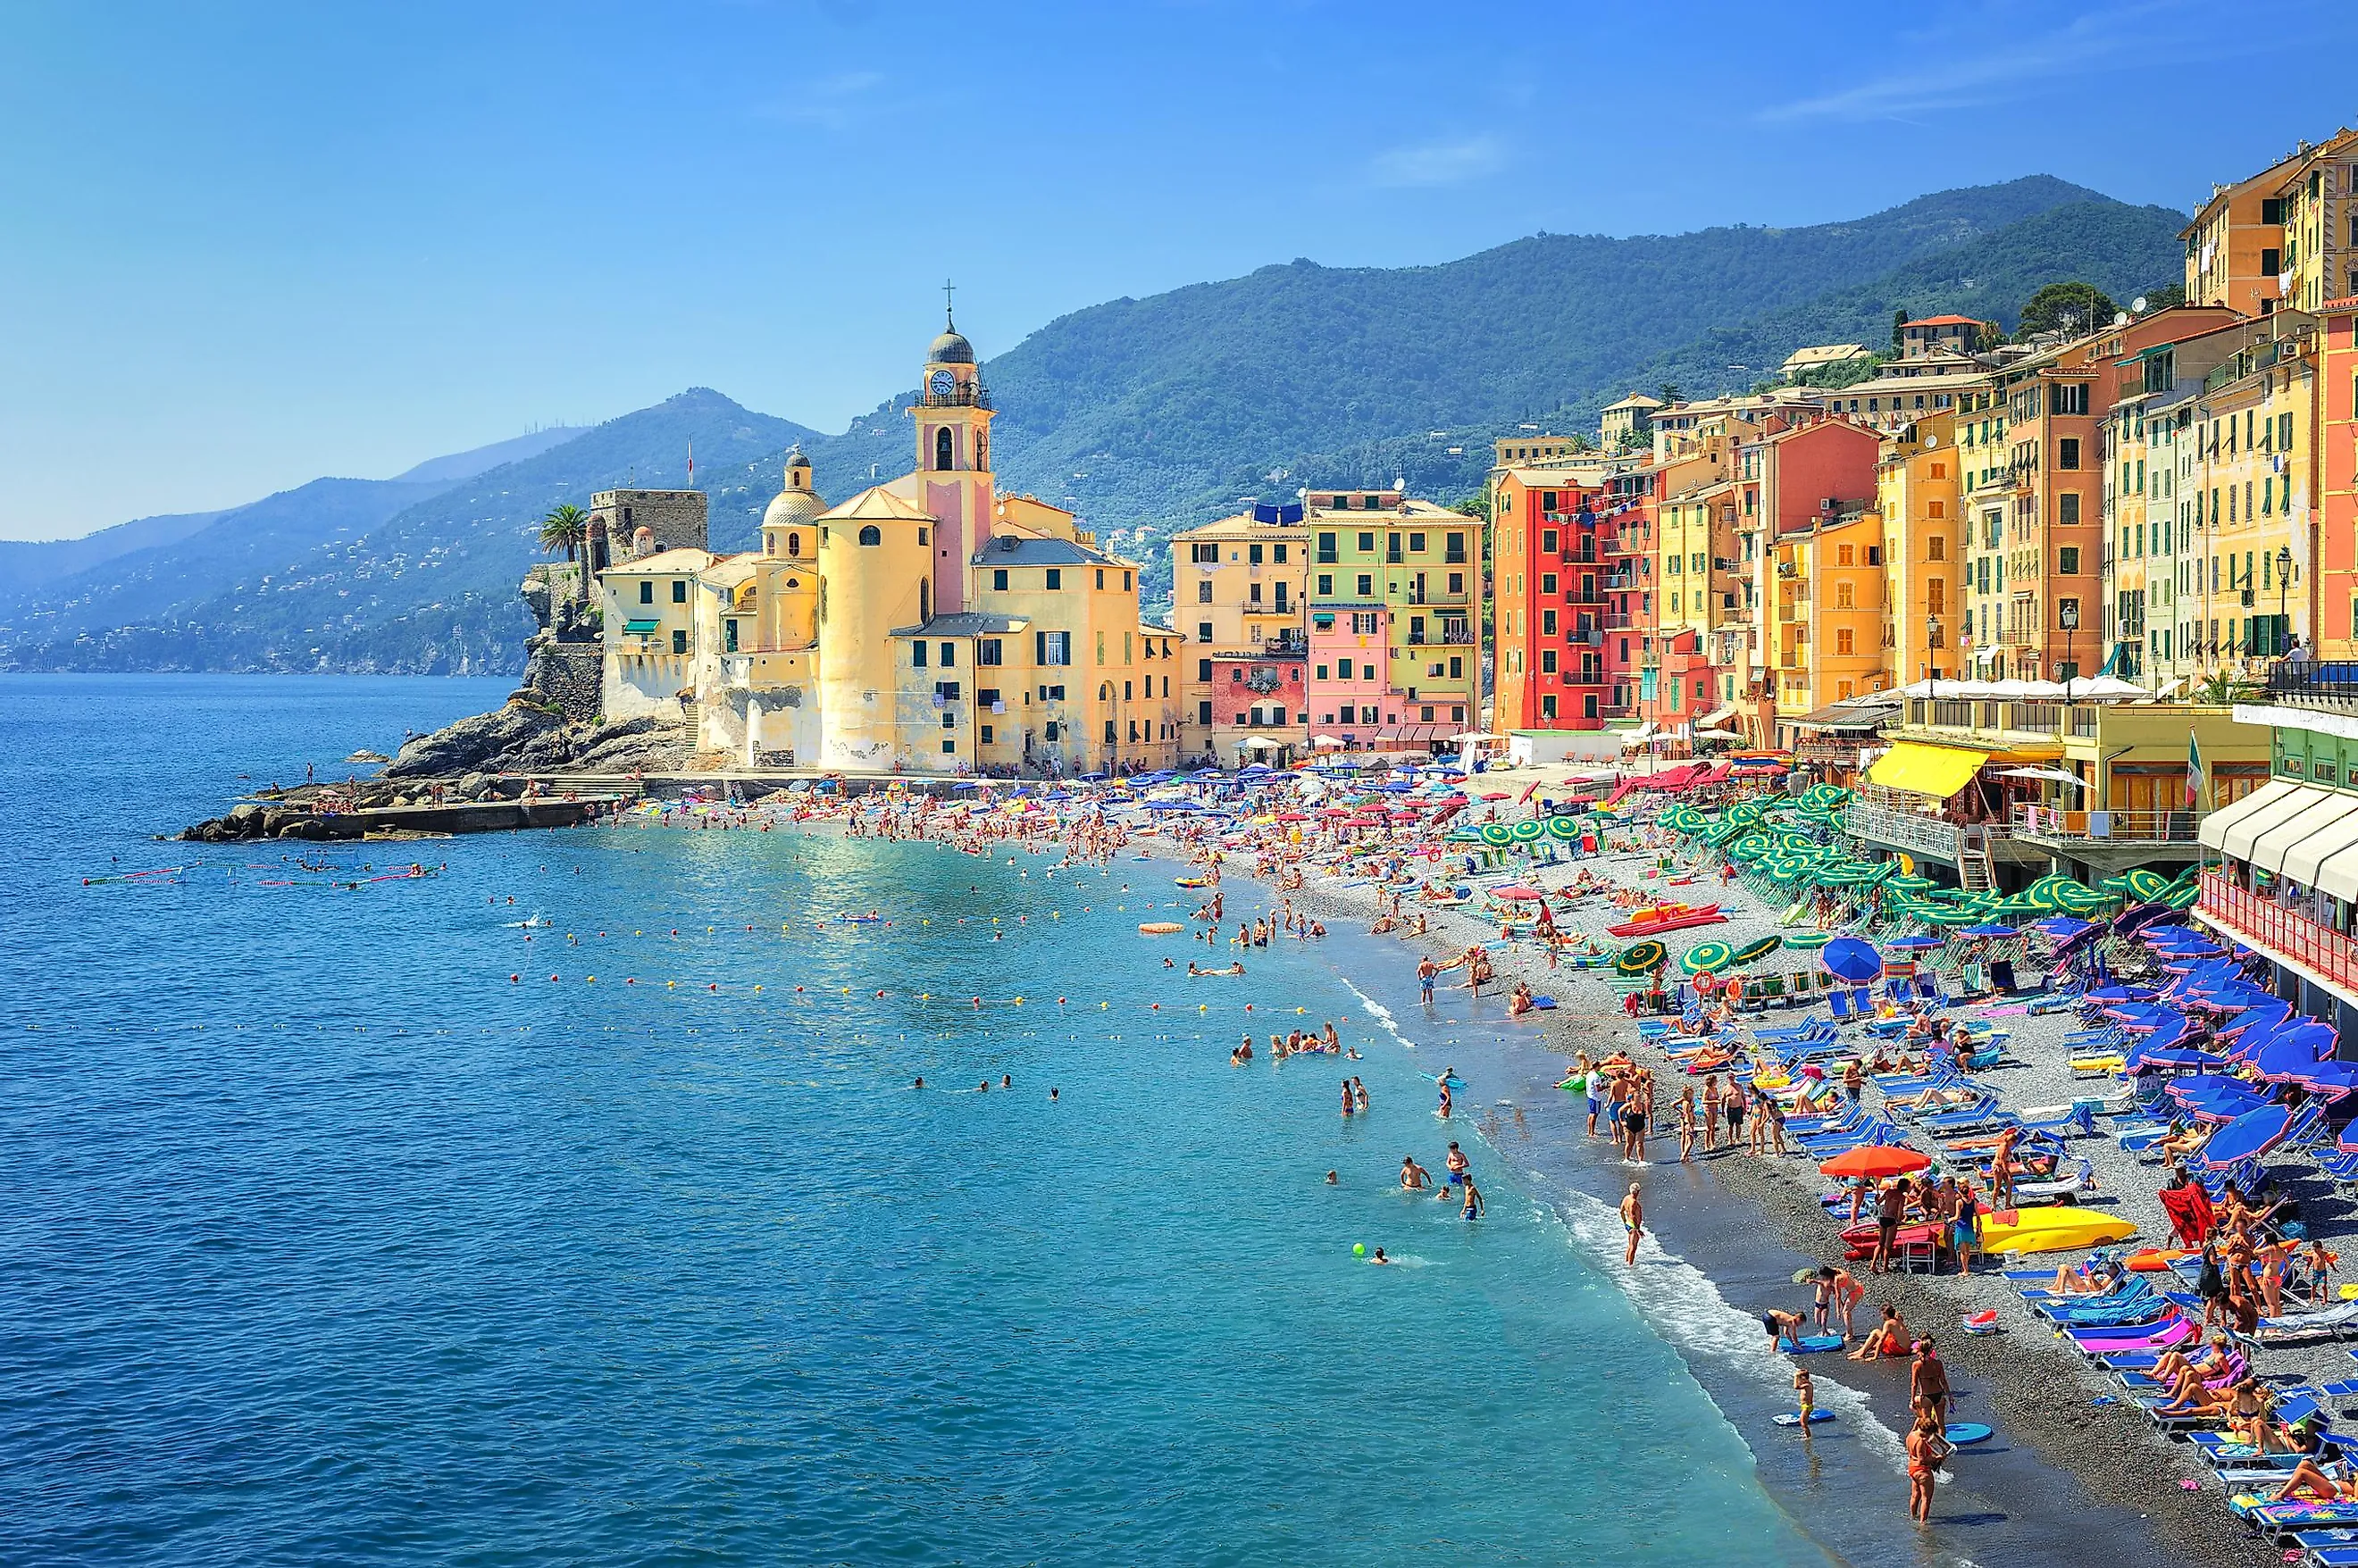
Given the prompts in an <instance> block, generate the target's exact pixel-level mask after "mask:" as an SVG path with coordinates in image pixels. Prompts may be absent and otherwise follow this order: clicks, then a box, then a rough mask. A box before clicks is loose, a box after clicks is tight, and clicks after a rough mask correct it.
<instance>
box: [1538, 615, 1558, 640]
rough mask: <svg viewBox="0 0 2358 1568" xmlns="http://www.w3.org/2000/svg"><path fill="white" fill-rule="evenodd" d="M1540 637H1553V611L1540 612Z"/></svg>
mask: <svg viewBox="0 0 2358 1568" xmlns="http://www.w3.org/2000/svg"><path fill="white" fill-rule="evenodd" d="M1540 635H1541V636H1542V637H1552V636H1554V635H1555V611H1552V610H1542V611H1540Z"/></svg>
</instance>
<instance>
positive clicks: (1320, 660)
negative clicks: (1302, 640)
mask: <svg viewBox="0 0 2358 1568" xmlns="http://www.w3.org/2000/svg"><path fill="white" fill-rule="evenodd" d="M1390 622H1391V611H1390V610H1388V609H1386V608H1385V607H1384V606H1383V605H1382V604H1379V603H1368V604H1338V605H1336V606H1334V607H1332V608H1331V609H1329V608H1320V609H1317V610H1314V611H1312V612H1311V615H1310V658H1309V665H1310V679H1309V681H1308V682H1307V683H1306V686H1305V689H1306V690H1307V692H1308V693H1309V707H1310V735H1311V744H1312V745H1313V746H1316V745H1317V743H1318V740H1319V737H1321V736H1332V737H1334V739H1336V740H1337V741H1342V742H1343V744H1344V746H1345V747H1347V748H1348V749H1350V750H1352V751H1362V752H1363V751H1368V750H1369V749H1371V748H1374V747H1376V746H1379V745H1394V744H1401V743H1404V742H1402V741H1401V739H1400V737H1401V732H1402V728H1403V720H1404V719H1409V718H1411V717H1412V715H1411V714H1410V713H1409V712H1408V711H1407V710H1405V709H1404V708H1402V707H1401V703H1402V700H1403V699H1402V697H1401V692H1400V691H1399V690H1398V689H1397V688H1395V687H1391V686H1390V683H1389V682H1388V681H1386V680H1385V678H1384V675H1385V671H1384V659H1385V651H1386V649H1387V648H1388V647H1389V646H1390V636H1391V624H1390ZM1327 749H1328V750H1332V749H1333V748H1332V747H1331V746H1329V747H1328V748H1327Z"/></svg>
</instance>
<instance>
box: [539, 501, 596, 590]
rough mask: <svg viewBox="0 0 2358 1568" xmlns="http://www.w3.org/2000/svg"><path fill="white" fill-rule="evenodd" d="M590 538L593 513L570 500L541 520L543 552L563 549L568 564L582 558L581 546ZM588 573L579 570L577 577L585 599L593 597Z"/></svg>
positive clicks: (577, 584)
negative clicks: (586, 579)
mask: <svg viewBox="0 0 2358 1568" xmlns="http://www.w3.org/2000/svg"><path fill="white" fill-rule="evenodd" d="M589 538H590V514H588V513H587V512H584V511H582V510H581V508H579V506H576V505H574V504H573V503H570V502H568V503H566V504H564V505H562V506H559V507H557V508H555V509H553V510H552V511H551V512H550V513H549V514H548V515H547V516H546V517H544V518H542V519H541V520H540V548H541V553H542V554H543V555H549V556H553V555H555V554H557V551H559V550H562V551H564V552H565V559H566V561H567V563H568V565H569V564H571V563H572V562H573V561H575V560H576V559H578V558H579V556H580V553H581V548H582V546H584V545H585V544H587V543H588V542H589ZM585 576H586V574H584V573H578V572H577V573H576V574H574V581H575V586H576V591H577V593H578V594H579V597H580V598H582V599H585V600H586V599H588V598H589V597H590V585H589V583H588V582H587V581H585V580H583V579H584V577H585Z"/></svg>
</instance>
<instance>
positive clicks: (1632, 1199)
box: [1621, 1182, 1646, 1268]
mask: <svg viewBox="0 0 2358 1568" xmlns="http://www.w3.org/2000/svg"><path fill="white" fill-rule="evenodd" d="M1621 1228H1622V1229H1624V1230H1626V1231H1628V1233H1629V1248H1628V1251H1626V1252H1624V1253H1622V1255H1621V1261H1622V1262H1624V1263H1626V1264H1628V1265H1629V1266H1630V1267H1632V1268H1635V1267H1636V1266H1637V1262H1638V1241H1639V1238H1641V1237H1643V1236H1644V1235H1645V1234H1646V1206H1645V1204H1644V1203H1643V1202H1642V1201H1641V1200H1640V1199H1639V1196H1638V1184H1637V1183H1635V1182H1632V1183H1630V1184H1629V1195H1628V1196H1627V1197H1625V1198H1623V1199H1622V1200H1621Z"/></svg>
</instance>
